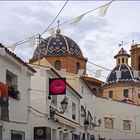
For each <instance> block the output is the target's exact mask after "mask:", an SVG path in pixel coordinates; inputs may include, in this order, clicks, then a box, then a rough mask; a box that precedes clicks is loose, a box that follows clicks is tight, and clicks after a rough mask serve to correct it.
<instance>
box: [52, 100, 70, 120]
mask: <svg viewBox="0 0 140 140" xmlns="http://www.w3.org/2000/svg"><path fill="white" fill-rule="evenodd" d="M60 104H61V110H60V111H59V110H57V109H55V108H54V107H52V106H50V118H53V119H54V114H56V113H59V114H64V113H65V111H66V109H67V106H68V98H67V97H65V98H64V99H63V100H62V101H61V102H60Z"/></svg>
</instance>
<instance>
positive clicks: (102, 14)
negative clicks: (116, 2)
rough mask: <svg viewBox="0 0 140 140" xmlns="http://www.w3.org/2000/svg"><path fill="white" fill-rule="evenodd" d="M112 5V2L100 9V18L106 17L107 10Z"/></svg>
mask: <svg viewBox="0 0 140 140" xmlns="http://www.w3.org/2000/svg"><path fill="white" fill-rule="evenodd" d="M111 3H112V1H111V2H109V3H107V4H105V5H103V6H101V7H100V11H99V16H101V17H103V16H105V14H106V12H107V9H108V7H109V6H110V4H111Z"/></svg>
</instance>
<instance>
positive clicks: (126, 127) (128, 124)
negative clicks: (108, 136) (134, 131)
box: [123, 120, 131, 130]
mask: <svg viewBox="0 0 140 140" xmlns="http://www.w3.org/2000/svg"><path fill="white" fill-rule="evenodd" d="M123 130H131V121H130V120H123Z"/></svg>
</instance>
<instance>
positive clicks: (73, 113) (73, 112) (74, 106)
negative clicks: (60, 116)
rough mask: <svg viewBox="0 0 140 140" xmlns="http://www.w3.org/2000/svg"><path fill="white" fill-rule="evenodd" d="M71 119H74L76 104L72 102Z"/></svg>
mask: <svg viewBox="0 0 140 140" xmlns="http://www.w3.org/2000/svg"><path fill="white" fill-rule="evenodd" d="M72 119H73V120H76V104H75V103H72Z"/></svg>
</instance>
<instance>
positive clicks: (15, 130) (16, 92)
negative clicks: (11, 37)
mask: <svg viewBox="0 0 140 140" xmlns="http://www.w3.org/2000/svg"><path fill="white" fill-rule="evenodd" d="M34 72H35V70H34V69H33V68H31V67H30V66H28V65H27V64H26V63H25V62H24V61H22V60H21V59H20V58H19V57H17V56H16V55H15V54H14V53H12V52H11V51H9V50H8V49H7V48H5V47H4V46H3V45H2V44H0V139H1V140H7V139H11V140H13V139H18V138H19V139H25V138H26V139H30V133H29V127H28V126H29V125H28V124H29V120H28V119H29V115H28V106H29V104H30V101H29V90H28V89H29V88H30V86H31V82H30V80H31V76H33V74H34Z"/></svg>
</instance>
